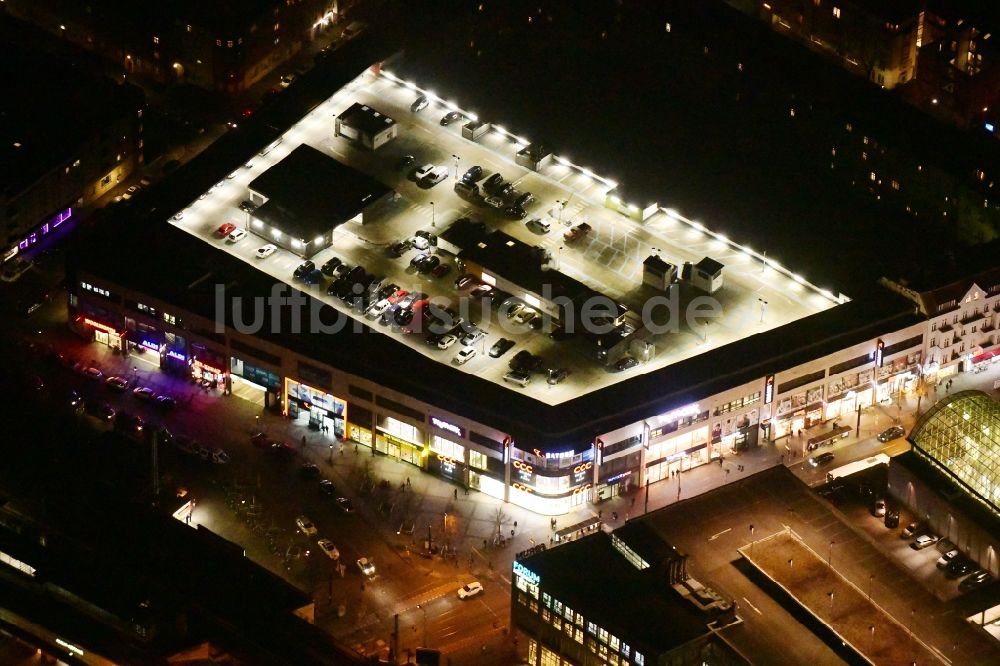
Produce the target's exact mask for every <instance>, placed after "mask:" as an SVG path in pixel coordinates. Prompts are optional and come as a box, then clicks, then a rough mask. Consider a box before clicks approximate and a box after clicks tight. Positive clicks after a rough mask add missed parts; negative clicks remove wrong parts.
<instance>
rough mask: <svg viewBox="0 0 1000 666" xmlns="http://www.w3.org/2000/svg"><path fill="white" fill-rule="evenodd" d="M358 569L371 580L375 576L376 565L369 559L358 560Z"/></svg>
mask: <svg viewBox="0 0 1000 666" xmlns="http://www.w3.org/2000/svg"><path fill="white" fill-rule="evenodd" d="M358 569H361V573H362V574H363V575H365V576H368V577H369V578H371V577H372V576H374V575H375V563H374V562H372V561H371V560H370V559H368V558H367V557H362V558H361V559H360V560H358Z"/></svg>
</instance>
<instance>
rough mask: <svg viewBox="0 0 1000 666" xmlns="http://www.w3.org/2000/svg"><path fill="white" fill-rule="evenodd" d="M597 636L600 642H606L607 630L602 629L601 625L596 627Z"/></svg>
mask: <svg viewBox="0 0 1000 666" xmlns="http://www.w3.org/2000/svg"><path fill="white" fill-rule="evenodd" d="M597 638H598V640H600V641H601V642H602V643H607V642H608V632H607V630H606V629H604V628H603V627H598V629H597Z"/></svg>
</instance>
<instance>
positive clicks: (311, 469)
mask: <svg viewBox="0 0 1000 666" xmlns="http://www.w3.org/2000/svg"><path fill="white" fill-rule="evenodd" d="M299 476H301V477H302V478H303V479H318V478H319V477H320V476H321V474H320V471H319V466H318V465H316V463H311V462H307V463H303V464H302V466H301V467H299Z"/></svg>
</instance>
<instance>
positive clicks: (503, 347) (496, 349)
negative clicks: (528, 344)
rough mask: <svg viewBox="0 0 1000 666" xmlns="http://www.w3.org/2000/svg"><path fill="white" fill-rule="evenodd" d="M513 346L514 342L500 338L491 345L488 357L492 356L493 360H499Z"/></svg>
mask: <svg viewBox="0 0 1000 666" xmlns="http://www.w3.org/2000/svg"><path fill="white" fill-rule="evenodd" d="M514 344H515V343H514V341H513V340H510V339H509V338H500V339H499V340H497V341H496V342H494V343H493V346H492V347H490V356H492V357H493V358H500V357H501V356H503V355H504V354H506V353H507V352H508V351H510V349H511V348H512V347H513V346H514Z"/></svg>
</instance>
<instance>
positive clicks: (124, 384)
mask: <svg viewBox="0 0 1000 666" xmlns="http://www.w3.org/2000/svg"><path fill="white" fill-rule="evenodd" d="M104 385H105V386H107V387H108V388H109V389H111V390H112V391H124V390H125V389H127V388H128V380H127V379H125V378H124V377H119V376H118V375H112V376H111V377H108V378H107V379H105V380H104Z"/></svg>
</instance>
